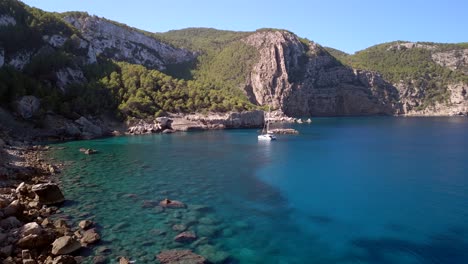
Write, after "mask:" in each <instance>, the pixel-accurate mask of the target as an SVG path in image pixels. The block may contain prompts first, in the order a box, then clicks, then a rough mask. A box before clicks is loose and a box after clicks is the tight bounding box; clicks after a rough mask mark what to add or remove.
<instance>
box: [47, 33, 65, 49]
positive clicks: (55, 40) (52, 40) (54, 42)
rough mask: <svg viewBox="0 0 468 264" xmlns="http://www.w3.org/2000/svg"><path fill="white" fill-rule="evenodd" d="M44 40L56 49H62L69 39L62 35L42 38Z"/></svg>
mask: <svg viewBox="0 0 468 264" xmlns="http://www.w3.org/2000/svg"><path fill="white" fill-rule="evenodd" d="M42 40H44V41H45V42H47V43H49V45H51V46H52V47H54V48H61V47H63V45H64V44H65V42H66V41H67V38H66V37H64V36H60V35H52V36H49V35H44V36H42Z"/></svg>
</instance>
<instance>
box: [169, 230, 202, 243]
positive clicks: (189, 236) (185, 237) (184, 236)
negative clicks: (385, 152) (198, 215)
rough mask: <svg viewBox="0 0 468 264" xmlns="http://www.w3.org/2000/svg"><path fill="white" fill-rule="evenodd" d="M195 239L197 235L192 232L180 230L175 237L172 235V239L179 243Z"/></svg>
mask: <svg viewBox="0 0 468 264" xmlns="http://www.w3.org/2000/svg"><path fill="white" fill-rule="evenodd" d="M195 240H197V235H195V233H194V232H190V231H187V232H182V233H180V234H178V235H177V236H176V237H174V241H176V242H179V243H190V242H193V241H195Z"/></svg>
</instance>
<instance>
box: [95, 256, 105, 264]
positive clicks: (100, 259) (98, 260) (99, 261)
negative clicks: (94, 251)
mask: <svg viewBox="0 0 468 264" xmlns="http://www.w3.org/2000/svg"><path fill="white" fill-rule="evenodd" d="M107 262H108V260H107V257H105V256H95V257H94V258H93V264H104V263H107Z"/></svg>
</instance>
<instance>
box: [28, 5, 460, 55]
mask: <svg viewBox="0 0 468 264" xmlns="http://www.w3.org/2000/svg"><path fill="white" fill-rule="evenodd" d="M23 2H24V3H26V4H28V5H30V6H34V7H37V8H40V9H43V10H46V11H55V12H65V11H85V12H88V13H89V14H91V15H97V16H99V17H105V18H108V19H111V20H115V21H118V22H120V23H124V24H127V25H129V26H132V27H136V28H139V29H143V30H146V31H150V32H166V31H168V30H174V29H182V28H187V27H210V28H217V29H225V30H236V31H254V30H256V29H258V28H281V29H287V30H289V31H292V32H294V33H296V34H297V35H298V36H300V37H304V38H308V39H309V40H312V41H314V42H317V43H319V44H321V45H323V46H327V47H332V48H335V49H339V50H342V51H345V52H347V53H354V52H356V51H359V50H362V49H365V48H368V47H370V46H372V45H376V44H380V43H384V42H389V41H396V40H405V41H430V42H443V43H455V42H468V16H467V14H468V1H466V0H443V1H442V0H424V1H423V0H405V1H403V0H393V1H387V0H383V1H379V0H361V1H356V0H354V1H353V0H348V1H346V0H322V1H317V0H282V1H279V0H269V1H267V0H236V1H229V0H228V1H222V0H217V1H215V0H196V1H195V0H172V1H171V0H165V1H161V0H131V1H128V0H125V1H122V0H23Z"/></svg>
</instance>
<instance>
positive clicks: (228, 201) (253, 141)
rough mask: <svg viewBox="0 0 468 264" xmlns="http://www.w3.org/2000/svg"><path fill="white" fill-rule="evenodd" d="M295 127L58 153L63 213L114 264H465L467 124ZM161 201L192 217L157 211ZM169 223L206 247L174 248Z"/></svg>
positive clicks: (321, 121)
mask: <svg viewBox="0 0 468 264" xmlns="http://www.w3.org/2000/svg"><path fill="white" fill-rule="evenodd" d="M294 128H296V129H298V130H299V131H300V135H297V136H279V137H278V140H277V141H276V142H258V141H257V137H256V134H257V131H256V130H229V131H208V132H194V133H177V134H172V135H148V136H132V137H115V138H107V139H100V140H90V141H76V142H68V143H65V144H60V145H61V146H66V148H65V149H64V150H58V151H57V152H56V153H55V156H56V158H57V159H59V160H65V161H73V164H72V165H71V166H70V167H68V169H67V170H66V171H65V172H64V174H63V176H62V178H61V180H62V181H63V183H64V192H65V196H66V197H67V199H68V200H69V201H68V202H67V203H66V205H65V206H64V208H63V211H64V214H66V215H68V216H69V218H70V221H71V222H75V223H76V222H78V221H79V220H82V219H90V218H92V219H94V220H95V221H96V222H98V223H99V224H100V227H99V229H100V232H101V233H102V237H103V242H102V243H101V245H99V246H106V247H108V248H109V249H110V250H111V252H110V253H106V254H107V255H108V257H109V258H110V259H112V260H114V259H115V258H116V257H117V256H121V255H125V256H129V257H131V258H132V259H134V260H136V261H137V263H153V262H154V256H155V255H156V254H157V253H159V252H160V251H161V250H163V249H170V248H190V249H192V250H194V251H195V252H197V253H200V254H202V255H204V256H205V257H207V258H208V259H210V260H211V261H213V262H222V261H225V262H227V263H384V264H385V263H412V264H413V263H468V163H467V161H468V160H467V157H468V155H467V154H468V139H467V132H468V119H466V118H386V117H380V118H317V119H315V120H314V122H313V123H312V124H310V125H305V124H304V125H296V126H294ZM80 147H86V148H93V149H97V150H99V154H96V155H91V156H86V155H83V154H82V153H80V152H79V151H78V149H79V148H80ZM164 198H169V199H176V200H180V201H183V202H184V203H186V204H187V205H188V208H187V209H166V210H164V211H161V210H160V208H158V207H157V206H155V205H154V203H155V202H157V201H160V200H162V199H164ZM144 205H146V206H144ZM200 205H203V207H201V206H200ZM174 224H184V225H185V226H186V227H187V228H188V230H192V231H194V232H195V233H196V234H197V236H198V237H199V238H198V240H197V241H195V242H194V243H192V244H180V243H177V242H174V241H173V238H174V236H176V235H177V234H178V233H179V232H178V231H174V230H172V226H173V225H174ZM99 246H98V247H99ZM95 249H96V248H95ZM88 253H89V254H91V255H94V254H97V253H96V252H92V251H91V252H88ZM90 259H91V258H90Z"/></svg>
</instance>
